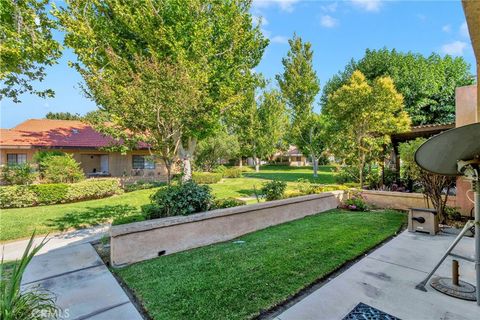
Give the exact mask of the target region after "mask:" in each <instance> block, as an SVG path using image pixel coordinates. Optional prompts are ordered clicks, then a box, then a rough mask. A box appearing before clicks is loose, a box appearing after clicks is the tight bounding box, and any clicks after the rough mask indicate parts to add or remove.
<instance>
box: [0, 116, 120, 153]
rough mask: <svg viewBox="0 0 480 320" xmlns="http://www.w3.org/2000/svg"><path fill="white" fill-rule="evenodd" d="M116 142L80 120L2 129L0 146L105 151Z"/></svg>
mask: <svg viewBox="0 0 480 320" xmlns="http://www.w3.org/2000/svg"><path fill="white" fill-rule="evenodd" d="M114 142H115V140H114V139H113V138H111V137H106V136H104V135H103V134H101V133H99V132H97V131H95V130H94V129H93V128H92V127H91V126H90V125H88V124H86V123H83V122H81V121H76V120H50V119H30V120H27V121H25V122H22V123H20V124H19V125H17V126H16V127H14V128H12V129H1V130H0V147H7V146H8V147H50V148H101V147H107V146H109V145H112V144H113V143H114Z"/></svg>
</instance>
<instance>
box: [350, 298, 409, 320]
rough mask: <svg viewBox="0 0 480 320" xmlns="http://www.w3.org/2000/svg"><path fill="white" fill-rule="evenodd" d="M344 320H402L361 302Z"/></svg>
mask: <svg viewBox="0 0 480 320" xmlns="http://www.w3.org/2000/svg"><path fill="white" fill-rule="evenodd" d="M343 320H400V318H397V317H394V316H392V315H389V314H388V313H385V312H383V311H380V310H378V309H375V308H374V307H370V306H369V305H368V304H365V303H362V302H360V303H359V304H357V306H356V307H355V308H353V310H352V311H350V313H349V314H347V315H346V316H345V317H344V318H343Z"/></svg>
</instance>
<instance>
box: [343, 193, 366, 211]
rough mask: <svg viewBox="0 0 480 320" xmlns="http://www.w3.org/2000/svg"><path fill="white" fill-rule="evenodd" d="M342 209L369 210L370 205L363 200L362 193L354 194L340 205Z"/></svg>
mask: <svg viewBox="0 0 480 320" xmlns="http://www.w3.org/2000/svg"><path fill="white" fill-rule="evenodd" d="M339 207H340V208H342V209H345V210H350V211H368V210H369V208H368V205H367V204H366V203H365V201H364V200H363V198H362V196H361V195H360V194H353V195H352V197H351V198H350V199H347V200H345V201H344V202H343V204H341V205H340V206H339Z"/></svg>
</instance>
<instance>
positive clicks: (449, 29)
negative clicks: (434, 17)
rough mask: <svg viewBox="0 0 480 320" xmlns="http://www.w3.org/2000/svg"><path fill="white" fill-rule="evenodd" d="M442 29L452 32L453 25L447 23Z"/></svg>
mask: <svg viewBox="0 0 480 320" xmlns="http://www.w3.org/2000/svg"><path fill="white" fill-rule="evenodd" d="M442 31H443V32H446V33H450V32H452V26H451V25H449V24H446V25H444V26H443V27H442Z"/></svg>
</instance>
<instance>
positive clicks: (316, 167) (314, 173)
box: [312, 156, 318, 178]
mask: <svg viewBox="0 0 480 320" xmlns="http://www.w3.org/2000/svg"><path fill="white" fill-rule="evenodd" d="M312 160H313V177H314V178H317V177H318V158H317V157H316V156H312Z"/></svg>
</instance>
